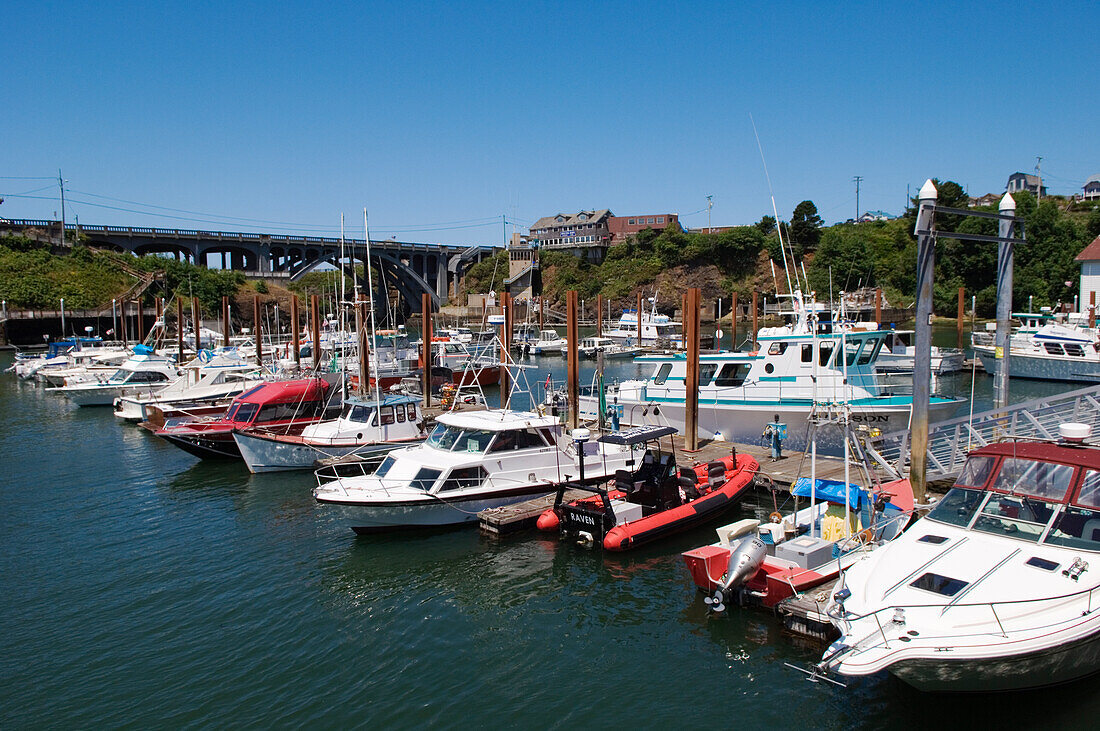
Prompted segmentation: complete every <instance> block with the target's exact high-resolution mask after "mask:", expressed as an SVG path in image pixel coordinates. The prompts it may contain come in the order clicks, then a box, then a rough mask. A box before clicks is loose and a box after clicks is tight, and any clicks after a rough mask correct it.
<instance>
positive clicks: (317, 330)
mask: <svg viewBox="0 0 1100 731" xmlns="http://www.w3.org/2000/svg"><path fill="white" fill-rule="evenodd" d="M320 308H321V305H320V302H318V299H317V295H315V294H311V295H310V296H309V329H310V332H311V333H313V370H314V371H317V370H320V368H321V311H320Z"/></svg>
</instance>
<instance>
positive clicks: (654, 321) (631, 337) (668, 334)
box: [605, 302, 684, 348]
mask: <svg viewBox="0 0 1100 731" xmlns="http://www.w3.org/2000/svg"><path fill="white" fill-rule="evenodd" d="M656 307H657V305H656V302H654V303H653V307H652V309H651V310H650V311H649V312H644V311H643V312H642V313H641V318H642V338H641V340H640V341H639V340H638V312H637V311H636V310H626V311H624V312H623V314H622V316H621V317H620V318H619V322H618V325H617V326H616V327H615V329H614V330H611V331H609V332H607V333H605V335H606V336H607V337H609V338H611V339H612V340H614V341H615V342H617V343H621V344H623V345H636V346H642V347H646V346H658V347H667V348H683V347H684V332H683V324H682V323H679V322H676V321H675V320H673V319H672V318H670V317H669V316H668V315H660V314H658V313H657V309H656Z"/></svg>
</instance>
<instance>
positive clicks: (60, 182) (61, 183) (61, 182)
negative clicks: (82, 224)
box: [57, 168, 65, 337]
mask: <svg viewBox="0 0 1100 731" xmlns="http://www.w3.org/2000/svg"><path fill="white" fill-rule="evenodd" d="M57 187H58V188H60V189H61V248H63V249H64V248H65V181H64V180H62V179H61V168H58V169H57ZM61 336H62V337H65V334H64V333H62V335H61Z"/></svg>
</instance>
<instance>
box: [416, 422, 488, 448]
mask: <svg viewBox="0 0 1100 731" xmlns="http://www.w3.org/2000/svg"><path fill="white" fill-rule="evenodd" d="M492 438H493V432H491V431H484V430H481V429H461V428H459V427H457V426H448V425H446V424H436V425H435V429H433V430H432V433H431V434H429V435H428V445H429V446H432V447H435V448H436V449H442V450H444V451H448V452H484V451H485V448H486V447H488V446H489V442H490V441H491V440H492Z"/></svg>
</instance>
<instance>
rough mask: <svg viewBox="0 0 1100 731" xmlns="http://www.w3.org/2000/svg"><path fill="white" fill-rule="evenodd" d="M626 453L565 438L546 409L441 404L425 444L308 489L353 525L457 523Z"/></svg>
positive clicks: (367, 529)
mask: <svg viewBox="0 0 1100 731" xmlns="http://www.w3.org/2000/svg"><path fill="white" fill-rule="evenodd" d="M578 444H579V445H581V446H582V450H581V451H582V452H583V455H584V456H583V458H580V459H578ZM631 454H632V451H631V448H630V447H629V446H624V445H613V444H606V443H603V442H587V443H583V442H579V441H578V442H574V441H571V440H570V439H569V437H567V436H565V435H564V434H563V433H562V425H561V423H560V421H559V420H558V419H557V418H556V417H553V416H539V415H538V414H534V413H530V412H524V411H511V410H502V409H494V410H490V411H477V412H463V413H456V412H448V413H445V414H443V415H441V416H440V417H439V418H438V420H437V423H436V427H435V429H434V430H433V431H432V433H431V434H430V435H429V436H428V440H427V441H426V442H425V443H424V444H422V445H420V446H417V447H409V448H407V449H401V450H397V451H394V452H391V453H390V454H389V455H387V456H386V458H385V459H384V460H383V461H382V464H381V465H379V467H378V469H377V470H376V471H375V472H374V474H371V475H362V476H355V477H342V478H339V479H335V480H332V481H331V482H324V483H321V484H319V485H318V486H317V488H316V489H315V490H314V491H313V495H314V497H315V498H316V499H317V501H318V502H320V503H324V504H326V505H331V506H334V507H338V508H339V509H341V510H343V511H344V515H346V517H347V518H348V520H349V521H350V522H351V526H352V530H354V531H355V532H356V533H371V532H376V531H383V530H392V529H396V528H413V527H428V526H443V525H457V524H461V523H470V522H474V521H476V520H477V513H478V511H480V510H484V509H486V508H495V507H499V506H502V505H510V504H512V503H516V502H520V501H522V500H526V499H528V498H531V497H535V496H538V495H548V494H550V493H552V492H554V490H556V489H557V485H558V484H560V483H562V482H564V481H566V480H569V479H582V478H583V479H584V480H593V481H595V480H606V479H607V478H608V477H610V476H611V475H614V474H615V471H616V470H619V469H626V468H627V465H628V463H632V461H633V460H632V457H631ZM320 478H321V475H318V479H319V480H320Z"/></svg>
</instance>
